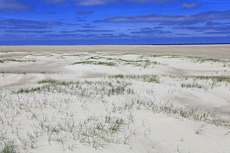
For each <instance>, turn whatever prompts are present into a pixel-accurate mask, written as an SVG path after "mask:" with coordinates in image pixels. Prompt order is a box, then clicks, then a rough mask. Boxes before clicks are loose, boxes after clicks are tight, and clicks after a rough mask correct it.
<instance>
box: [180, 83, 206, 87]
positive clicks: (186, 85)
mask: <svg viewBox="0 0 230 153" xmlns="http://www.w3.org/2000/svg"><path fill="white" fill-rule="evenodd" d="M181 87H182V88H202V86H201V85H199V84H194V83H193V84H184V83H182V84H181Z"/></svg>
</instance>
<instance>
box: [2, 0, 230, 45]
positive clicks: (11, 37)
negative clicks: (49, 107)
mask: <svg viewBox="0 0 230 153" xmlns="http://www.w3.org/2000/svg"><path fill="white" fill-rule="evenodd" d="M196 43H230V1H229V0H194V1H190V0H0V45H123V44H196Z"/></svg>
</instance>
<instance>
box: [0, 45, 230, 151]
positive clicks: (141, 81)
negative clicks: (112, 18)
mask: <svg viewBox="0 0 230 153" xmlns="http://www.w3.org/2000/svg"><path fill="white" fill-rule="evenodd" d="M229 47H230V46H229V45H209V46H204V45H203V46H201V45H200V46H195V45H192V46H144V45H143V46H0V51H1V52H0V57H1V58H0V72H1V73H0V96H1V97H0V109H1V110H0V123H1V125H0V129H1V130H0V150H4V149H6V148H7V147H8V148H11V149H13V150H15V151H16V152H54V153H56V152H86V153H88V152H135V153H140V152H152V153H176V152H180V153H189V152H190V153H206V152H207V153H216V152H225V153H230V145H229V144H230V122H229V120H230V96H229V95H230V52H229ZM217 50H218V51H217ZM178 55H179V56H178ZM190 56H195V57H190ZM210 58H212V59H210Z"/></svg>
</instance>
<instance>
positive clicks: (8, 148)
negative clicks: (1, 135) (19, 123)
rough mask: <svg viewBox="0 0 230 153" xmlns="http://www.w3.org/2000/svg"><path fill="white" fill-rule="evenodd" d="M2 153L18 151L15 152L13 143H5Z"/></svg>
mask: <svg viewBox="0 0 230 153" xmlns="http://www.w3.org/2000/svg"><path fill="white" fill-rule="evenodd" d="M0 153H16V151H15V150H14V143H13V141H9V142H7V143H5V144H4V148H3V149H2V150H1V151H0Z"/></svg>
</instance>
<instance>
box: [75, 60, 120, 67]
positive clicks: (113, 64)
mask: <svg viewBox="0 0 230 153" xmlns="http://www.w3.org/2000/svg"><path fill="white" fill-rule="evenodd" d="M75 64H93V65H105V66H116V63H113V62H95V61H83V62H75V63H73V65H75Z"/></svg>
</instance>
